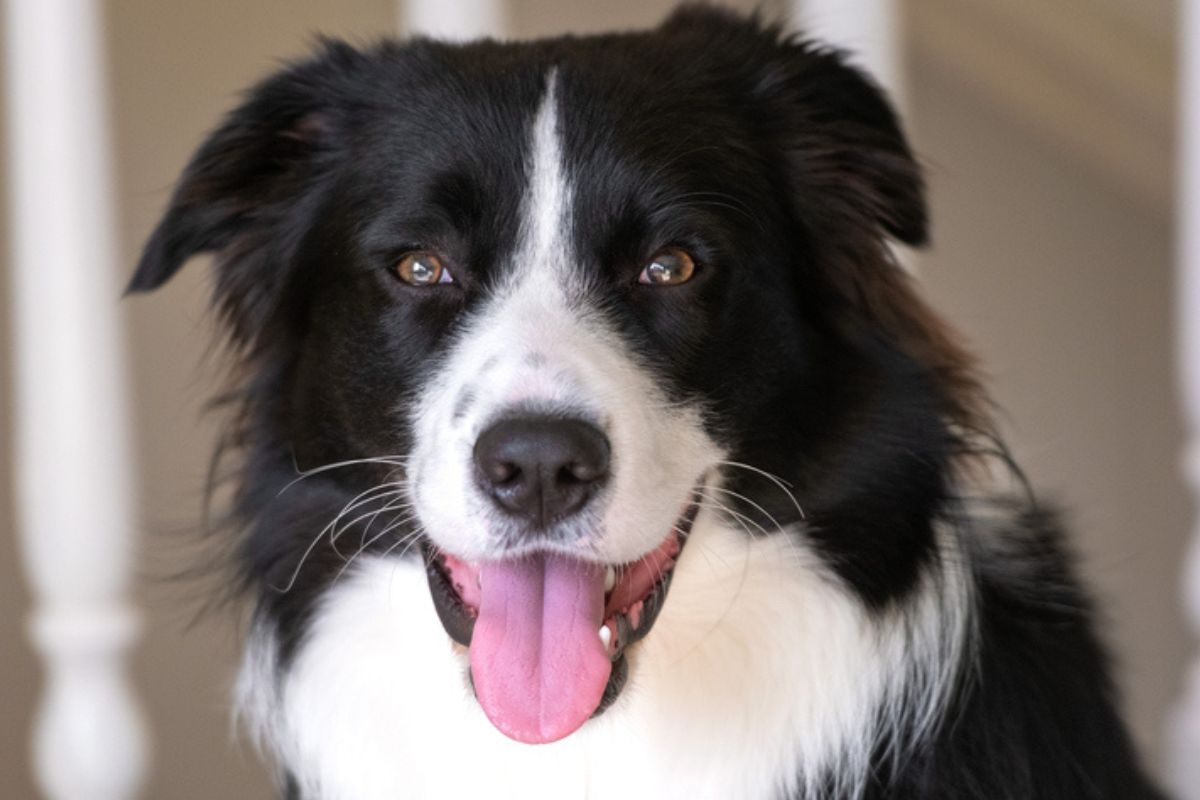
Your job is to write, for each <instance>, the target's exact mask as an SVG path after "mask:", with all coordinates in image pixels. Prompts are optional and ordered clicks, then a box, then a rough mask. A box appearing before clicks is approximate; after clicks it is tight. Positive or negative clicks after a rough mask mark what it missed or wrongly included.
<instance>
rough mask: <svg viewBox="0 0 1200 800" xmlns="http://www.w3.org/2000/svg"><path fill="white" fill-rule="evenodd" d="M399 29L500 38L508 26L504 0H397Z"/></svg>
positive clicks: (459, 38) (439, 35)
mask: <svg viewBox="0 0 1200 800" xmlns="http://www.w3.org/2000/svg"><path fill="white" fill-rule="evenodd" d="M397 14H398V22H399V24H400V32H401V33H405V34H413V33H420V34H425V35H427V36H434V37H436V38H439V39H451V40H456V41H463V40H467V39H479V38H483V37H487V36H491V37H496V38H500V37H503V36H504V34H505V33H506V32H507V30H508V8H507V3H505V2H504V0H400V2H398V3H397Z"/></svg>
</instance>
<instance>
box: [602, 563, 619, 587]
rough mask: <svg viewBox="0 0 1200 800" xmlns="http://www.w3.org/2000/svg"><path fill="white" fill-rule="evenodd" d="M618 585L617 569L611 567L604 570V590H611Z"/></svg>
mask: <svg viewBox="0 0 1200 800" xmlns="http://www.w3.org/2000/svg"><path fill="white" fill-rule="evenodd" d="M616 585H617V570H616V569H615V568H613V567H609V568H608V569H606V570H604V591H606V592H611V591H612V590H613V587H614V586H616Z"/></svg>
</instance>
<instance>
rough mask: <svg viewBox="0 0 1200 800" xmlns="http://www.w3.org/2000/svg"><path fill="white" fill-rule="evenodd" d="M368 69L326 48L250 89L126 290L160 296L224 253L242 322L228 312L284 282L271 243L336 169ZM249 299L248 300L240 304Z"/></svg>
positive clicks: (221, 280) (350, 51)
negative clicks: (355, 77) (348, 94)
mask: <svg viewBox="0 0 1200 800" xmlns="http://www.w3.org/2000/svg"><path fill="white" fill-rule="evenodd" d="M362 60H363V56H362V54H360V53H359V52H358V51H357V50H355V49H354V48H352V47H350V46H349V45H346V44H342V43H339V42H333V41H326V42H323V44H322V50H321V52H320V53H319V54H318V55H317V56H316V57H314V58H312V59H310V60H308V61H304V62H301V63H299V64H296V65H294V66H292V67H289V68H287V69H285V70H284V71H283V72H280V73H278V74H277V75H275V76H273V77H271V78H268V79H267V80H266V81H264V82H263V83H261V84H259V85H258V86H257V87H255V88H254V89H252V90H251V91H250V92H249V94H248V95H247V98H246V100H245V102H244V103H243V104H242V105H241V106H240V107H239V108H237V109H236V110H234V111H233V112H232V113H231V114H229V116H228V117H227V118H226V119H225V122H224V123H223V124H222V125H221V126H220V127H219V128H218V129H217V130H216V131H214V132H213V133H212V134H211V135H209V137H208V139H207V140H206V141H205V142H204V143H203V144H202V145H201V146H200V148H199V150H197V151H196V153H195V154H194V155H193V156H192V159H191V161H190V162H189V163H188V165H187V167H186V168H185V169H184V171H183V174H182V176H181V177H180V180H179V182H178V184H177V186H176V188H175V191H174V193H173V195H172V196H171V201H170V204H169V205H168V207H167V210H166V212H165V214H164V215H163V218H162V219H161V220H160V221H159V223H158V226H157V227H156V228H155V230H154V232H153V234H151V236H150V239H149V241H148V242H147V243H146V247H145V250H144V251H143V253H142V257H141V261H140V262H139V263H138V266H137V270H136V271H135V272H134V274H133V278H132V279H131V280H130V282H129V286H128V289H127V291H128V292H144V291H149V290H151V289H156V288H158V287H159V286H161V285H162V284H164V283H166V281H167V280H169V279H170V278H171V276H172V275H174V274H175V273H176V272H177V271H178V270H179V268H180V267H181V266H183V264H184V262H186V261H187V260H188V259H189V258H190V257H191V256H193V255H196V254H198V253H205V252H211V253H216V254H217V256H218V280H217V293H218V298H219V300H220V301H221V302H222V304H223V305H225V307H226V310H227V311H230V312H232V313H233V315H234V317H235V319H234V322H235V325H236V324H237V323H239V320H238V319H237V318H236V316H237V311H238V309H236V308H230V307H229V304H230V303H235V304H244V303H246V302H251V303H253V302H254V298H255V297H258V298H259V299H261V295H262V293H263V292H264V291H266V289H267V287H268V286H270V285H272V284H275V283H278V276H273V275H271V274H270V273H271V272H272V271H273V270H277V269H278V268H279V267H280V266H281V265H280V264H279V263H270V262H271V261H274V260H277V258H278V256H279V255H281V254H279V253H270V252H266V251H269V250H270V249H271V248H270V246H269V245H270V241H271V236H272V234H273V233H276V232H278V228H279V226H280V225H281V224H283V223H284V222H286V220H287V219H288V216H289V214H291V213H292V211H293V209H295V208H297V207H302V206H303V205H304V204H303V200H304V198H305V196H306V195H307V194H308V193H309V192H311V191H312V190H313V189H314V187H315V185H316V184H318V183H319V179H320V176H321V175H322V173H323V172H324V171H325V170H326V169H327V168H328V165H329V163H330V161H331V158H332V154H333V153H334V152H335V151H336V149H337V144H338V142H337V139H338V135H339V128H340V127H341V124H340V121H339V119H338V109H337V107H336V106H335V104H336V103H337V102H338V98H339V97H340V96H341V93H340V92H339V84H344V82H343V81H342V78H344V77H345V76H346V74H347V73H348V72H351V71H353V70H354V69H355V65H356V64H358V63H361V61H362ZM250 273H258V274H250ZM241 292H249V294H250V297H245V296H243V297H242V298H240V299H238V298H237V295H238V293H241Z"/></svg>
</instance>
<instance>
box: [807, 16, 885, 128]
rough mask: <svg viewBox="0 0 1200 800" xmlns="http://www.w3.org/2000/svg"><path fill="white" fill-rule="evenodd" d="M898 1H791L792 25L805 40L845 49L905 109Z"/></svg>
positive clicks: (854, 61)
mask: <svg viewBox="0 0 1200 800" xmlns="http://www.w3.org/2000/svg"><path fill="white" fill-rule="evenodd" d="M898 2H899V0H793V3H792V22H793V23H794V24H795V26H796V27H797V28H798V29H799V30H801V31H803V32H804V33H805V34H807V35H808V36H811V37H813V38H814V39H817V40H819V41H822V42H828V43H829V44H832V45H835V46H837V47H842V48H845V49H846V50H847V51H848V52H849V53H850V54H851V56H852V59H851V60H852V61H853V63H854V64H855V65H856V66H859V67H863V68H864V69H866V71H867V72H868V73H869V74H870V75H871V76H872V77H874V78H875V80H877V81H879V83H880V84H881V85H882V86H883V87H884V88H885V89H887V90H888V93H889V94H890V95H891V96H892V99H893V101H894V102H895V103H896V105H897V106H900V107H903V106H904V70H903V63H902V57H901V56H902V47H903V39H904V37H903V36H901V34H900V15H899V13H898V9H897V3H898Z"/></svg>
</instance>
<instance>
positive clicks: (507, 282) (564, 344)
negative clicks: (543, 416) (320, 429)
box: [409, 69, 718, 563]
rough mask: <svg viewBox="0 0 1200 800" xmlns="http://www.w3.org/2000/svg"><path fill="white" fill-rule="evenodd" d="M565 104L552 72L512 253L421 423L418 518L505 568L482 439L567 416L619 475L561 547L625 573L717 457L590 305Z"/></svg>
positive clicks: (415, 461)
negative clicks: (504, 425)
mask: <svg viewBox="0 0 1200 800" xmlns="http://www.w3.org/2000/svg"><path fill="white" fill-rule="evenodd" d="M560 99H561V88H560V82H559V80H558V77H557V74H556V72H555V70H553V69H551V70H550V71H549V72H548V73H547V76H546V89H545V93H544V94H543V96H542V98H541V100H540V102H539V104H538V107H537V109H536V111H535V112H534V114H533V117H532V119H531V124H530V128H529V139H528V150H527V156H526V161H525V163H526V181H527V183H526V186H525V190H524V196H523V197H522V198H521V222H520V228H519V230H518V231H517V237H516V246H515V247H514V249H513V252H512V253H511V254H510V255H509V256H508V257H507V258H506V259H505V260H504V261H502V262H500V263H498V264H497V265H496V270H497V271H498V273H499V274H500V275H501V277H500V278H499V279H498V280H497V281H496V284H495V286H494V287H493V288H491V289H490V293H491V296H490V298H488V300H487V301H486V303H485V304H484V305H483V307H482V308H481V310H480V311H479V312H478V313H477V314H475V315H473V316H472V317H471V318H470V319H469V320H467V321H466V322H465V323H464V325H463V327H462V329H461V330H460V331H459V333H458V334H457V336H456V340H455V342H454V344H453V345H452V346H451V347H450V348H449V350H448V352H447V355H446V360H445V363H444V365H443V366H442V368H441V369H440V370H439V371H438V374H437V376H436V378H435V379H434V382H433V383H432V384H431V385H430V386H428V387H426V389H425V390H424V391H423V392H422V393H421V399H422V402H421V404H420V407H419V416H418V417H417V419H416V420H415V424H414V433H415V437H414V438H415V446H414V451H413V453H412V457H411V459H410V465H411V466H410V471H409V479H410V484H411V492H412V495H413V500H414V504H415V508H416V512H417V515H418V517H419V519H420V521H421V524H422V526H423V527H424V528H425V530H426V532H427V533H428V534H429V536H430V538H431V539H432V540H433V541H434V543H435V544H437V545H438V546H439V547H441V548H442V549H444V550H447V551H450V552H453V553H455V554H456V555H458V556H460V557H463V558H466V559H469V560H479V559H486V558H496V557H499V556H500V555H502V552H500V551H499V550H498V548H499V547H500V543H501V542H502V541H504V540H505V539H508V540H513V539H514V538H519V537H520V534H519V533H518V532H517V531H516V530H515V528H514V525H516V523H515V522H514V521H513V520H512V519H511V518H509V517H507V516H505V515H504V514H502V513H500V512H499V510H498V509H497V508H496V507H495V506H494V504H493V503H492V501H491V500H490V499H489V498H488V497H486V496H485V495H484V493H483V492H482V491H481V490H480V488H479V487H478V486H477V485H476V483H475V478H474V474H475V472H474V467H473V460H472V459H473V449H474V445H475V442H476V440H477V439H478V437H479V435H480V434H481V433H482V432H483V431H484V430H485V429H486V428H487V426H488V425H489V424H491V423H492V422H494V421H495V420H497V419H499V418H502V417H504V416H506V415H511V414H520V413H539V412H542V413H554V414H569V415H574V416H578V417H580V418H582V419H585V420H587V421H589V422H591V423H592V424H595V425H597V426H600V427H602V428H603V429H604V432H605V434H606V435H607V436H608V439H609V442H610V445H611V452H612V465H613V467H612V476H611V478H610V480H609V482H608V485H607V488H606V489H605V491H604V492H603V497H601V496H597V498H596V499H595V500H594V501H593V502H592V503H591V504H590V505H589V507H588V508H587V509H585V512H584V513H583V514H581V515H579V517H578V518H576V519H574V520H573V521H570V522H568V523H565V525H566V526H567V527H570V526H575V527H576V530H575V531H573V532H571V531H565V532H564V535H563V536H562V537H561V538H562V540H563V541H576V542H577V543H578V546H579V547H582V548H585V549H586V550H587V552H588V553H589V554H590V555H592V556H594V557H598V558H601V559H604V560H607V561H611V562H616V563H620V562H624V561H630V560H633V559H635V558H638V557H640V556H641V555H643V554H644V553H646V552H648V551H650V550H653V549H654V548H655V547H656V546H657V545H658V544H659V543H660V542H661V541H662V539H663V538H664V537H665V536H666V535H667V533H668V532H669V531H670V530H671V526H672V524H673V523H674V522H675V520H676V518H677V517H678V515H679V514H680V511H681V508H680V506H681V504H682V503H684V502H685V501H686V500H687V499H688V497H689V495H690V490H691V488H692V487H693V485H694V484H695V482H696V481H697V479H698V478H699V477H700V474H701V473H702V472H703V471H704V470H705V468H706V467H708V466H709V465H711V464H712V463H713V461H714V459H716V458H717V457H718V453H717V451H716V448H715V446H714V445H713V444H712V442H711V441H710V440H709V439H708V437H707V436H706V435H705V434H704V432H703V430H702V427H701V425H700V419H699V415H698V413H697V412H696V411H695V410H690V409H688V408H686V407H681V406H679V405H672V404H670V403H668V402H667V401H666V399H665V397H664V396H663V387H662V386H661V385H660V383H659V381H658V380H657V379H656V377H655V376H654V375H653V374H651V372H650V371H648V370H647V369H646V368H645V367H644V366H643V365H642V364H641V363H640V362H639V359H638V358H637V356H636V355H635V354H634V353H633V352H632V351H631V350H630V348H629V345H628V343H627V342H625V341H624V340H623V339H622V337H621V336H619V335H618V334H617V333H616V331H615V330H614V328H613V325H612V324H611V322H610V321H609V320H608V319H607V318H606V317H605V315H604V313H603V312H602V311H601V310H600V309H599V308H598V307H597V306H596V304H595V303H594V302H589V299H588V298H589V292H588V289H589V283H590V282H589V281H588V280H587V277H586V272H585V267H584V266H583V265H581V263H580V259H579V257H578V254H577V253H576V252H575V249H574V247H573V246H572V205H573V203H574V199H575V192H576V191H577V190H578V189H579V187H578V186H577V185H576V184H575V183H573V182H572V180H571V179H570V175H569V174H568V170H567V166H566V160H565V158H564V148H563V137H562V119H561V116H560V114H559V105H560ZM583 185H584V186H586V182H585V183H584V184H583Z"/></svg>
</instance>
